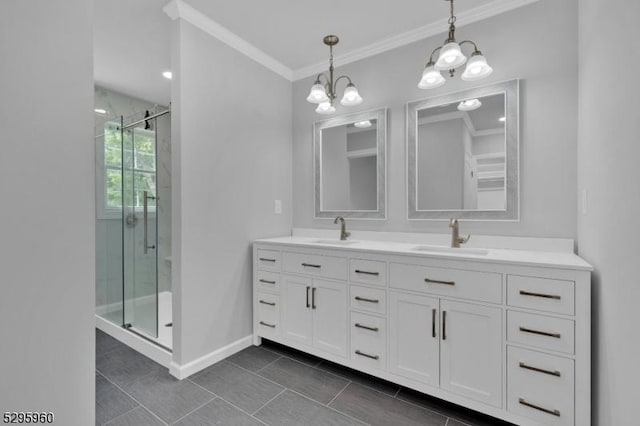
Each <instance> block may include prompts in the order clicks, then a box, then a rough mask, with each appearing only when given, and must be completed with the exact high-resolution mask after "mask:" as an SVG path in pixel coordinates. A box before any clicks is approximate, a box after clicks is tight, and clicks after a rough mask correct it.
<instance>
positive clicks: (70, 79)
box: [0, 0, 95, 426]
mask: <svg viewBox="0 0 640 426" xmlns="http://www.w3.org/2000/svg"><path fill="white" fill-rule="evenodd" d="M92 4H93V3H92V2H88V1H85V0H68V1H60V0H33V1H28V2H25V1H20V0H8V1H3V2H1V3H0V58H2V61H1V63H0V93H1V94H2V102H0V129H2V131H1V132H0V147H2V153H1V154H0V197H1V199H2V202H1V204H2V208H0V288H2V297H0V341H1V342H2V343H1V344H0V360H2V362H0V412H5V411H51V412H54V413H55V420H56V422H55V423H56V424H60V425H69V426H75V425H78V426H86V425H90V424H93V423H94V421H95V417H94V410H95V409H94V406H95V357H94V356H95V355H94V354H95V337H94V336H95V334H94V324H95V321H94V313H93V312H94V292H95V284H94V279H95V267H94V254H93V247H94V225H95V216H94V181H93V178H94V170H93V154H94V153H93V143H92V141H93V111H92V109H93V70H92V68H93V46H92V41H93V37H92V22H93V16H92V9H93V6H92Z"/></svg>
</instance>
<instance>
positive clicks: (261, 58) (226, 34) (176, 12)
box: [162, 0, 293, 81]
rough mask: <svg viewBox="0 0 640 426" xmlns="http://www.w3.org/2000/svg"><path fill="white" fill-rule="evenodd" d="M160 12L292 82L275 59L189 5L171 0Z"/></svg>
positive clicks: (288, 73)
mask: <svg viewBox="0 0 640 426" xmlns="http://www.w3.org/2000/svg"><path fill="white" fill-rule="evenodd" d="M162 10H163V11H164V13H166V14H167V15H168V16H169V18H171V19H172V20H176V19H182V20H184V21H186V22H189V23H190V24H191V25H193V26H195V27H197V28H199V29H201V30H202V31H204V32H206V33H208V34H209V35H211V36H213V37H215V38H217V39H218V40H220V41H221V42H223V43H225V44H226V45H228V46H229V47H232V48H233V49H235V50H237V51H239V52H240V53H242V54H244V55H246V56H248V57H249V58H251V59H253V60H254V61H256V62H258V63H259V64H261V65H262V66H264V67H265V68H268V69H270V70H271V71H273V72H275V73H276V74H278V75H280V76H282V77H284V78H286V79H287V80H289V81H293V71H292V70H291V68H289V67H287V66H286V65H284V64H283V63H281V62H280V61H278V60H277V59H275V58H273V57H272V56H270V55H268V54H266V53H265V52H263V51H262V50H260V49H259V48H257V47H256V46H254V45H253V44H251V43H249V42H248V41H246V40H244V39H243V38H241V37H239V36H238V35H236V34H234V33H233V32H231V31H229V30H228V29H227V28H225V27H223V26H222V25H220V24H218V23H217V22H216V21H214V20H213V19H211V18H209V17H208V16H207V15H205V14H204V13H202V12H200V11H198V10H197V9H195V8H193V7H192V6H190V5H189V4H187V3H185V2H184V1H182V0H171V2H169V3H168V4H167V5H165V6H164V7H163V8H162Z"/></svg>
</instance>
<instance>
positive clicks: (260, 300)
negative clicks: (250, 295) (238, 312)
mask: <svg viewBox="0 0 640 426" xmlns="http://www.w3.org/2000/svg"><path fill="white" fill-rule="evenodd" d="M255 298H256V304H257V306H258V318H257V319H256V320H257V321H256V322H257V327H258V333H259V334H260V335H261V336H264V337H270V336H277V335H278V334H279V332H280V330H279V326H280V297H278V296H276V295H274V294H268V293H261V292H256V293H255Z"/></svg>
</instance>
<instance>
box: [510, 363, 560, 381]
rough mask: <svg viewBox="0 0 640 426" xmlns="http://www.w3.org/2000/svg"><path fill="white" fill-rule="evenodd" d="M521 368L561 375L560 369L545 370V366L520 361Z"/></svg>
mask: <svg viewBox="0 0 640 426" xmlns="http://www.w3.org/2000/svg"><path fill="white" fill-rule="evenodd" d="M520 368H524V369H526V370H531V371H536V372H538V373H544V374H548V375H550V376H556V377H560V372H559V371H558V370H554V371H552V370H545V369H544V368H538V367H533V366H531V365H527V364H525V363H524V362H521V363H520Z"/></svg>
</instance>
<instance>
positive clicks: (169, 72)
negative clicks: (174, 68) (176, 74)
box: [162, 71, 173, 80]
mask: <svg viewBox="0 0 640 426" xmlns="http://www.w3.org/2000/svg"><path fill="white" fill-rule="evenodd" d="M162 76H163V77H164V78H166V79H167V80H171V78H173V73H172V72H171V71H164V72H163V73H162Z"/></svg>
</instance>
